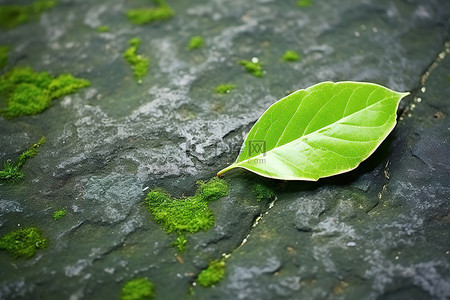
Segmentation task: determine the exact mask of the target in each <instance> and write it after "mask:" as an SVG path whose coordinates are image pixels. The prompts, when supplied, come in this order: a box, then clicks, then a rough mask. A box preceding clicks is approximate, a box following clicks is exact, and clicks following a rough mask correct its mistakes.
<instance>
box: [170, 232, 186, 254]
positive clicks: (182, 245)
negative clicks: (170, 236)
mask: <svg viewBox="0 0 450 300" xmlns="http://www.w3.org/2000/svg"><path fill="white" fill-rule="evenodd" d="M186 244H187V239H186V236H185V235H184V234H182V235H180V236H178V237H177V239H176V240H175V242H173V245H174V246H175V247H176V248H177V249H178V251H180V252H184V251H186Z"/></svg>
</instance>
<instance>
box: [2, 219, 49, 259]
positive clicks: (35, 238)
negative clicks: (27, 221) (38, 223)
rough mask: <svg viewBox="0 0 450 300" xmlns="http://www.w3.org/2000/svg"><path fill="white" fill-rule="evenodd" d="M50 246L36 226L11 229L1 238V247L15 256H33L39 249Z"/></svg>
mask: <svg viewBox="0 0 450 300" xmlns="http://www.w3.org/2000/svg"><path fill="white" fill-rule="evenodd" d="M47 247H48V241H47V240H46V239H45V238H43V237H42V232H41V231H40V230H39V229H37V228H34V227H27V228H24V229H19V230H15V231H11V232H9V233H8V234H6V235H5V236H3V237H2V238H0V249H3V250H7V251H8V252H9V253H10V254H11V255H12V256H14V257H15V258H18V257H24V258H30V257H32V256H33V255H34V254H35V253H36V251H37V250H38V249H44V248H47Z"/></svg>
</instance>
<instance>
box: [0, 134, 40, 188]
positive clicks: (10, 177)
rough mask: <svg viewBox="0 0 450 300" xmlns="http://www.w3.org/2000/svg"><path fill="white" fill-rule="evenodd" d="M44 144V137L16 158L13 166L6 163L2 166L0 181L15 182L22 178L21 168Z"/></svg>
mask: <svg viewBox="0 0 450 300" xmlns="http://www.w3.org/2000/svg"><path fill="white" fill-rule="evenodd" d="M43 143H45V137H42V138H41V139H40V140H39V141H38V142H37V143H35V144H33V145H32V146H31V147H29V148H28V149H27V150H25V152H23V153H22V154H21V155H20V156H19V157H18V158H17V162H16V163H15V164H14V165H13V164H11V163H10V162H9V161H7V162H6V163H5V164H4V165H3V169H1V170H0V180H5V181H16V180H19V179H22V178H23V176H24V175H23V172H22V170H21V169H22V166H23V165H24V164H25V162H26V161H27V160H28V159H30V158H33V157H34V156H36V154H38V153H39V147H40V146H41V145H42V144H43Z"/></svg>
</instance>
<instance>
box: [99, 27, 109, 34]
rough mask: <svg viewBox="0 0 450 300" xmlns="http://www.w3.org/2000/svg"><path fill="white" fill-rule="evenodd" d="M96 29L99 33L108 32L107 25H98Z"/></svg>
mask: <svg viewBox="0 0 450 300" xmlns="http://www.w3.org/2000/svg"><path fill="white" fill-rule="evenodd" d="M97 31H98V32H100V33H103V32H108V31H109V27H108V26H104V25H103V26H98V27H97Z"/></svg>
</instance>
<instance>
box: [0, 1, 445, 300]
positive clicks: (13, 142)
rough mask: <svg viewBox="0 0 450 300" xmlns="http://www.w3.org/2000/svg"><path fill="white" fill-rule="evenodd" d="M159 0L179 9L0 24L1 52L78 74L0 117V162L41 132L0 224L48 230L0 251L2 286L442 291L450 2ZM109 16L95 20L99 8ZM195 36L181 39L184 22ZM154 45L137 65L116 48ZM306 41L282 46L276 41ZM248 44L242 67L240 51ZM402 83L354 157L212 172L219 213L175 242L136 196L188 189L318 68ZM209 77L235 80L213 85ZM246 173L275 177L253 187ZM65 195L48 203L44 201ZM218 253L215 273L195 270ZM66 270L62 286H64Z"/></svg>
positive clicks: (0, 229) (112, 6) (55, 14)
mask: <svg viewBox="0 0 450 300" xmlns="http://www.w3.org/2000/svg"><path fill="white" fill-rule="evenodd" d="M311 3H312V5H311V6H309V7H299V6H297V4H296V1H275V0H252V1H240V0H230V1H226V3H225V2H224V1H218V0H212V1H206V0H199V1H195V3H194V2H192V1H170V0H168V4H169V5H171V6H172V8H173V9H174V12H175V16H174V17H173V18H172V19H170V20H166V21H164V22H157V23H152V24H147V25H144V26H134V25H131V24H130V23H128V22H127V19H126V17H125V12H126V10H128V9H132V8H136V7H139V6H146V5H151V4H149V3H147V2H145V1H142V2H140V1H116V0H110V1H108V3H104V1H100V0H92V1H88V2H86V1H82V0H67V1H59V2H58V5H56V6H55V7H54V8H53V9H51V10H48V11H46V12H44V13H43V15H42V16H41V19H40V20H39V21H37V20H34V21H32V22H30V23H26V24H23V25H21V26H19V27H17V28H14V29H11V30H3V29H2V31H0V34H1V37H2V43H3V44H6V45H9V46H10V47H11V49H12V50H11V53H10V60H9V62H8V65H7V66H6V67H5V68H4V69H3V70H2V72H5V70H8V69H9V68H11V67H13V66H16V65H30V66H31V67H32V68H33V69H35V70H37V71H43V70H46V71H48V72H50V73H51V74H53V75H58V74H60V73H66V72H70V73H72V74H74V76H76V77H80V78H87V79H89V80H90V81H91V83H92V86H91V87H90V88H87V89H85V90H81V91H79V92H78V93H77V94H75V95H71V96H66V97H64V98H63V99H61V100H56V101H55V102H54V104H53V106H52V107H51V108H49V109H47V110H46V111H44V112H43V113H42V114H40V115H36V116H32V117H21V118H17V119H14V120H5V119H0V141H1V143H0V163H2V164H3V163H4V162H5V161H7V160H8V159H15V158H16V157H17V156H18V155H19V154H20V153H21V151H23V150H24V149H26V148H27V147H28V146H29V145H31V144H32V143H34V142H36V141H37V140H38V139H39V138H40V137H41V136H43V135H45V136H46V138H47V143H46V144H45V145H43V146H42V147H41V148H40V153H39V154H38V155H37V156H36V157H35V158H33V159H31V160H29V161H28V162H27V163H26V164H25V166H24V168H23V171H24V173H25V178H24V180H23V181H21V182H18V183H13V184H6V183H1V185H0V236H2V235H4V234H5V233H6V232H8V231H10V230H15V229H17V228H20V227H27V226H31V225H32V226H36V227H39V228H40V229H42V230H43V231H44V233H45V235H46V237H47V238H48V239H49V242H50V245H49V248H48V249H45V250H40V251H38V253H37V254H36V256H34V257H33V258H32V259H30V260H13V259H12V258H11V257H10V256H8V254H7V253H6V252H4V251H2V252H0V299H37V298H41V299H97V298H98V299H112V298H117V297H118V295H119V294H120V289H121V286H122V285H123V284H124V283H125V282H126V281H128V280H130V279H133V278H135V277H147V278H149V279H150V280H151V281H152V282H153V283H154V284H155V288H156V294H157V298H158V299H185V298H189V297H191V298H192V299H412V298H414V299H448V298H450V279H449V274H450V252H449V251H450V244H449V242H448V241H449V240H450V237H449V233H450V232H449V213H450V206H449V200H448V198H449V197H448V195H449V194H450V184H449V183H450V179H449V178H450V176H449V175H450V167H449V163H448V162H449V153H450V151H449V150H450V136H449V128H450V121H449V118H448V116H449V114H450V107H449V97H450V80H449V75H450V56H448V55H447V56H446V54H447V53H449V52H450V45H449V40H448V37H449V33H450V21H449V20H450V3H449V2H448V1H445V0H433V1H416V0H411V1H393V0H381V1H380V0H378V1H374V0H367V1H355V0H341V1H314V0H313V1H311ZM100 25H108V26H109V27H110V28H111V30H110V32H107V33H99V32H97V30H96V28H97V27H98V26H100ZM197 35H201V36H202V37H203V39H204V42H205V46H204V47H202V48H199V49H195V50H192V51H188V50H187V45H188V43H189V40H190V38H191V37H192V36H197ZM135 36H137V37H139V38H141V40H142V43H141V46H140V48H139V52H140V53H142V54H143V55H146V56H147V57H149V58H150V69H149V72H148V75H147V76H146V77H144V78H143V82H142V84H138V83H137V82H136V80H135V79H134V78H133V74H132V71H131V69H130V67H129V66H128V65H127V63H126V62H125V61H124V59H123V58H122V53H123V52H124V51H125V50H126V48H127V47H128V45H127V41H128V40H129V39H130V38H132V37H135ZM290 49H292V50H295V51H297V52H298V53H300V54H301V57H302V59H301V60H299V61H297V62H282V61H281V60H280V59H281V57H282V55H283V54H284V53H285V52H286V50H290ZM253 57H257V58H258V59H259V61H261V62H262V65H263V69H264V71H265V74H264V76H263V77H262V78H257V77H254V76H252V75H251V74H249V73H247V72H246V71H245V70H244V69H243V67H242V66H240V65H238V61H239V60H241V59H245V60H251V59H252V58H253ZM326 80H331V81H342V80H359V81H371V82H375V83H379V84H382V85H385V86H387V87H389V88H392V89H394V90H398V91H409V92H411V95H410V96H409V97H407V98H405V99H404V100H403V101H402V103H401V107H400V110H399V123H398V125H397V127H396V128H395V129H394V131H393V132H392V134H391V135H390V136H389V137H388V139H387V140H386V141H385V142H384V143H383V144H382V145H381V146H380V148H379V149H378V150H377V151H376V152H375V153H374V154H373V155H372V156H371V157H370V158H369V159H368V160H367V161H365V162H364V163H362V164H361V165H360V167H358V169H356V170H354V171H352V172H350V173H347V174H343V175H340V176H336V177H333V178H328V179H325V180H319V181H318V182H316V183H305V182H279V181H270V180H266V179H262V178H259V177H257V176H255V175H253V174H250V173H248V172H244V171H236V172H233V173H230V174H226V176H225V177H224V178H225V179H226V180H227V181H228V182H229V183H230V185H231V190H230V193H229V195H228V196H226V197H224V198H221V199H219V200H217V201H216V202H214V203H212V204H211V206H210V207H211V209H212V210H213V211H214V214H215V217H216V225H215V226H214V227H213V228H211V229H210V230H208V231H205V232H200V233H197V234H191V235H187V239H188V244H187V251H186V252H185V253H177V251H176V249H175V248H174V247H173V246H172V245H171V244H172V242H173V241H174V240H175V238H176V236H175V235H174V234H172V235H168V234H167V233H165V232H164V231H163V229H162V228H161V226H159V225H158V224H156V223H154V222H153V220H152V218H151V216H150V215H149V214H148V212H147V211H146V208H145V207H144V206H143V205H142V204H141V203H142V201H143V199H144V197H145V191H146V190H148V188H150V189H151V188H155V187H162V188H164V189H166V190H167V191H169V192H170V193H171V194H173V195H174V196H177V197H180V196H182V195H185V196H188V195H191V194H192V193H194V191H195V182H196V181H197V180H199V179H201V180H207V179H209V178H211V177H213V176H214V175H215V173H216V172H217V171H218V170H220V169H221V168H223V167H225V166H226V165H227V164H229V163H231V162H232V161H234V159H235V158H236V156H237V153H238V151H239V147H240V144H241V143H242V141H243V139H244V137H245V135H246V133H247V132H248V130H249V129H250V128H251V126H252V124H253V123H254V122H255V121H256V120H257V119H258V117H259V116H260V115H261V114H262V113H263V112H264V110H265V109H266V108H267V107H268V106H270V105H271V104H272V103H273V102H274V101H276V100H278V99H280V98H282V97H283V96H284V95H285V94H286V93H288V92H290V91H293V90H296V89H300V88H304V87H307V86H309V85H311V84H315V83H318V82H321V81H326ZM222 83H233V84H235V85H236V86H237V87H236V89H235V90H233V91H232V92H231V93H229V94H216V93H215V91H214V90H215V88H216V86H217V85H219V84H222ZM254 184H263V185H265V186H267V187H269V188H271V189H273V190H274V191H275V194H276V200H275V201H273V199H265V200H263V201H261V202H257V201H256V196H255V195H254V194H253V193H252V186H253V185H254ZM59 209H66V210H67V211H68V214H67V216H65V217H63V218H62V219H61V220H59V221H57V222H56V221H54V220H53V218H52V215H53V212H54V211H57V210H59ZM224 255H225V257H226V275H225V277H224V279H223V280H222V281H221V282H220V283H218V284H217V285H216V286H213V287H210V288H204V287H200V286H197V285H195V283H194V282H195V278H196V276H197V275H198V274H199V273H200V271H201V270H202V269H204V268H206V267H207V266H208V263H209V262H210V261H211V260H214V259H219V258H221V257H223V256H224ZM62 287H63V288H62Z"/></svg>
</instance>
